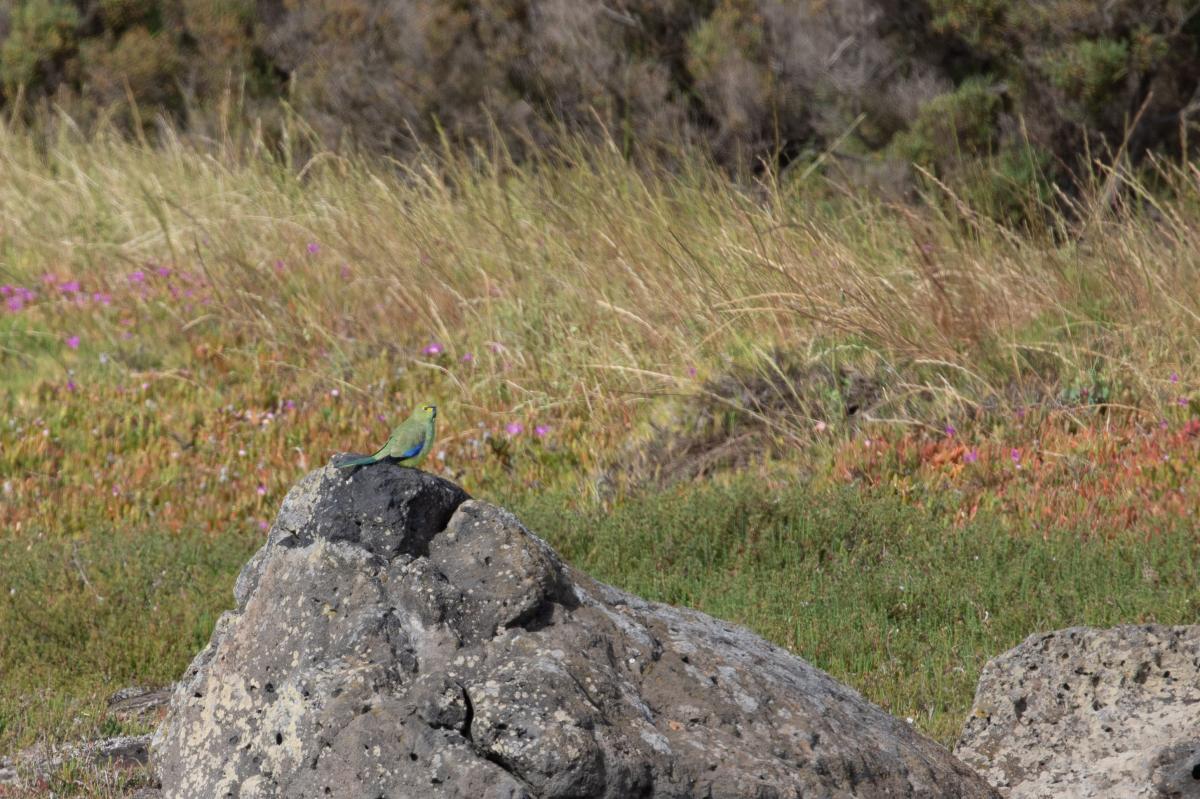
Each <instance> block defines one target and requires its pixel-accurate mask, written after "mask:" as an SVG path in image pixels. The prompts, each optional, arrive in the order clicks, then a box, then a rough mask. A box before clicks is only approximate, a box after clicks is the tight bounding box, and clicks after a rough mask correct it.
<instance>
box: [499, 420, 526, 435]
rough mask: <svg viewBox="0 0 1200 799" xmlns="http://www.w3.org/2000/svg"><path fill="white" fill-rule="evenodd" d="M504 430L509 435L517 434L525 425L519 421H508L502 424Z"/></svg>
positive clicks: (523, 429)
mask: <svg viewBox="0 0 1200 799" xmlns="http://www.w3.org/2000/svg"><path fill="white" fill-rule="evenodd" d="M504 431H505V432H506V433H508V434H509V435H510V436H519V435H521V434H522V433H524V432H525V425H523V424H521V423H520V422H509V423H508V424H506V425H505V426H504Z"/></svg>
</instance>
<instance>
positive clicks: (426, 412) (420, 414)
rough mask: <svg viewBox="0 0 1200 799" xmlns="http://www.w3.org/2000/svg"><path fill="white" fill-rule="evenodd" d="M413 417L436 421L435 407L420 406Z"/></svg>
mask: <svg viewBox="0 0 1200 799" xmlns="http://www.w3.org/2000/svg"><path fill="white" fill-rule="evenodd" d="M413 415H414V416H416V417H417V418H419V419H436V418H437V406H436V405H422V406H421V407H420V408H418V409H417V412H416V413H415V414H413Z"/></svg>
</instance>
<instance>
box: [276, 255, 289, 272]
mask: <svg viewBox="0 0 1200 799" xmlns="http://www.w3.org/2000/svg"><path fill="white" fill-rule="evenodd" d="M286 268H287V264H285V263H284V262H283V259H282V258H280V259H279V260H278V261H276V262H275V271H276V272H279V273H280V274H282V273H283V270H284V269H286Z"/></svg>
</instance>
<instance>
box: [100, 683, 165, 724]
mask: <svg viewBox="0 0 1200 799" xmlns="http://www.w3.org/2000/svg"><path fill="white" fill-rule="evenodd" d="M174 690H175V687H174V686H173V685H172V686H167V687H166V688H148V687H145V686H141V685H134V686H130V687H129V688H122V689H121V690H120V691H117V692H116V693H115V694H113V695H112V696H110V697H109V698H108V713H109V715H110V716H114V717H116V718H118V719H120V720H121V721H162V717H163V716H164V715H166V712H167V705H169V704H170V703H171V693H172V692H173V691H174Z"/></svg>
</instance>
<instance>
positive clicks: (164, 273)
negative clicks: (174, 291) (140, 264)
mask: <svg viewBox="0 0 1200 799" xmlns="http://www.w3.org/2000/svg"><path fill="white" fill-rule="evenodd" d="M154 271H155V272H157V273H158V276H159V277H170V276H171V270H170V269H169V268H168V267H165V266H160V267H158V268H157V269H155V270H154Z"/></svg>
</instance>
